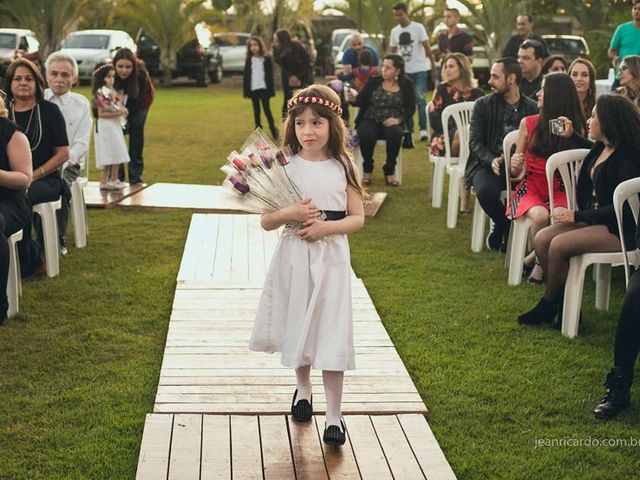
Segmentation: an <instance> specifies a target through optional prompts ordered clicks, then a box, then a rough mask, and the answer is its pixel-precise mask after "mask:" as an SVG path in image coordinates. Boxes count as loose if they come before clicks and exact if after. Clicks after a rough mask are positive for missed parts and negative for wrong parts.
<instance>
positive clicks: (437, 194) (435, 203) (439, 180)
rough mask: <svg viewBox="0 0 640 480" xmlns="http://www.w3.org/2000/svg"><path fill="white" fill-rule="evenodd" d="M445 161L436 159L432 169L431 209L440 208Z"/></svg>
mask: <svg viewBox="0 0 640 480" xmlns="http://www.w3.org/2000/svg"><path fill="white" fill-rule="evenodd" d="M446 166H447V165H446V160H445V159H444V158H443V159H438V161H437V163H436V164H435V166H434V168H433V194H432V197H431V206H432V207H433V208H440V207H442V195H443V193H444V192H443V190H444V176H445V170H446Z"/></svg>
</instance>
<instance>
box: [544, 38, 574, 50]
mask: <svg viewBox="0 0 640 480" xmlns="http://www.w3.org/2000/svg"><path fill="white" fill-rule="evenodd" d="M545 41H546V42H547V45H548V46H549V50H552V51H559V52H576V53H578V52H580V51H581V50H584V45H583V44H582V42H581V41H580V40H575V39H571V38H545Z"/></svg>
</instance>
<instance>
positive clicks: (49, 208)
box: [33, 199, 62, 277]
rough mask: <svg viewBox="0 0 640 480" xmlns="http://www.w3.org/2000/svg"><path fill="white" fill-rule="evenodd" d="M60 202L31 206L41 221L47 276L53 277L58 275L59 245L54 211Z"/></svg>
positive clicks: (59, 205)
mask: <svg viewBox="0 0 640 480" xmlns="http://www.w3.org/2000/svg"><path fill="white" fill-rule="evenodd" d="M61 205H62V202H61V201H60V199H58V200H57V201H55V202H45V203H38V204H37V205H34V206H33V211H34V212H35V213H37V214H38V215H40V220H41V221H42V236H43V237H44V257H45V262H46V264H47V276H48V277H55V276H56V275H58V274H59V273H60V245H59V239H58V221H57V219H56V210H58V209H60V207H61Z"/></svg>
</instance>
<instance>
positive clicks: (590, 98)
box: [567, 58, 596, 118]
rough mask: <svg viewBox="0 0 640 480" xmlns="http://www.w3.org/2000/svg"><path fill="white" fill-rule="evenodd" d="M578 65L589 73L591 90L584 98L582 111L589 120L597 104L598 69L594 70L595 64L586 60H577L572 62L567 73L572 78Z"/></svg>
mask: <svg viewBox="0 0 640 480" xmlns="http://www.w3.org/2000/svg"><path fill="white" fill-rule="evenodd" d="M578 64H582V65H584V66H585V67H587V70H588V71H589V90H587V96H586V97H584V102H582V110H583V111H584V116H585V117H586V118H589V117H590V116H591V111H592V110H593V107H594V105H595V104H596V69H595V68H594V66H593V63H591V62H590V61H589V60H587V59H586V58H576V59H575V60H574V61H573V62H571V65H570V66H569V70H568V71H567V73H568V74H569V76H571V72H572V71H573V69H574V67H575V66H576V65H578Z"/></svg>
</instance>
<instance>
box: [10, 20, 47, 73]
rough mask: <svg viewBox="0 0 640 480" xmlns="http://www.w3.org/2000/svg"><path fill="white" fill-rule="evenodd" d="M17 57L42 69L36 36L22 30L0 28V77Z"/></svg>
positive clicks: (29, 31)
mask: <svg viewBox="0 0 640 480" xmlns="http://www.w3.org/2000/svg"><path fill="white" fill-rule="evenodd" d="M18 57H24V58H27V59H29V60H31V61H32V62H33V63H35V64H36V65H37V66H38V67H39V68H41V69H42V61H41V59H40V43H39V42H38V40H37V39H36V34H35V33H33V32H32V31H31V30H25V29H23V28H0V77H4V74H5V72H6V71H7V67H8V66H9V64H10V63H11V62H13V61H14V60H15V59H16V58H18Z"/></svg>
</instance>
